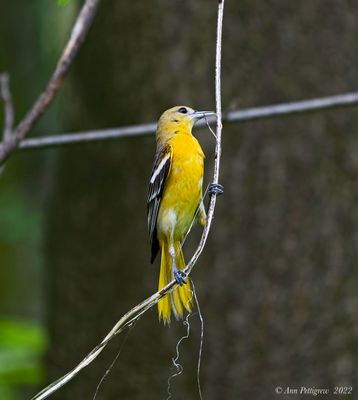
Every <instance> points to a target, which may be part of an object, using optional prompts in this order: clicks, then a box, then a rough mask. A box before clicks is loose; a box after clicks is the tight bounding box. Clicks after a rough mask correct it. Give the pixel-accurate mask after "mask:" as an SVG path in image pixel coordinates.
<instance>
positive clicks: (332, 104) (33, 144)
mask: <svg viewBox="0 0 358 400" xmlns="http://www.w3.org/2000/svg"><path fill="white" fill-rule="evenodd" d="M357 105H358V92H352V93H344V94H340V95H337V96H327V97H320V98H316V99H310V100H302V101H296V102H289V103H281V104H273V105H268V106H261V107H253V108H246V109H243V110H238V111H230V112H228V113H226V114H224V115H223V117H222V120H223V122H228V123H235V122H245V121H252V120H259V119H267V118H274V117H280V116H290V115H295V114H302V113H308V112H317V111H324V110H331V109H336V108H342V107H353V106H357ZM205 125H206V122H205V121H199V122H198V123H197V124H196V126H198V127H200V126H205ZM155 129H156V124H155V123H154V122H152V123H148V124H139V125H132V126H125V127H121V128H112V129H103V130H94V131H89V132H79V133H67V134H62V135H53V136H45V137H39V138H34V139H26V140H23V141H22V142H21V143H20V146H19V149H20V150H32V149H33V150H36V149H39V150H41V149H46V148H50V147H59V146H66V145H71V144H76V143H82V142H99V141H102V140H114V139H120V138H123V137H132V136H133V137H134V136H141V135H149V134H153V133H154V132H155Z"/></svg>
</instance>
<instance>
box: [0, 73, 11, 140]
mask: <svg viewBox="0 0 358 400" xmlns="http://www.w3.org/2000/svg"><path fill="white" fill-rule="evenodd" d="M9 80H10V78H9V75H8V74H7V73H3V74H1V75H0V96H1V98H2V100H3V102H4V130H3V142H4V143H5V142H7V141H8V140H9V139H10V137H11V135H12V128H13V125H14V107H13V104H12V96H11V91H10V84H9Z"/></svg>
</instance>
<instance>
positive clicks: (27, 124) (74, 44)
mask: <svg viewBox="0 0 358 400" xmlns="http://www.w3.org/2000/svg"><path fill="white" fill-rule="evenodd" d="M98 3H99V0H85V3H84V5H83V7H82V9H81V11H80V13H79V15H78V17H77V20H76V22H75V24H74V27H73V29H72V32H71V36H70V38H69V40H68V42H67V44H66V46H65V48H64V50H63V53H62V55H61V57H60V59H59V60H58V62H57V65H56V68H55V71H54V72H53V74H52V76H51V78H50V80H49V82H48V83H47V86H46V88H45V90H44V92H43V93H41V95H40V96H39V97H38V99H37V100H36V101H35V103H34V104H33V106H32V108H31V109H30V110H29V111H28V113H27V114H26V115H25V117H24V118H23V119H22V121H21V122H20V123H19V125H18V126H17V127H16V129H15V130H14V132H13V134H12V135H11V136H10V137H9V138H8V140H7V141H6V142H5V143H3V144H2V146H1V147H0V166H1V165H2V164H3V163H4V162H5V160H6V159H7V158H8V157H9V156H10V154H12V153H13V151H14V150H15V149H16V147H17V146H18V145H19V143H20V142H21V141H22V140H23V139H24V138H25V136H26V135H27V133H28V132H29V131H30V130H31V128H32V127H33V126H34V125H35V123H36V122H37V121H38V120H39V118H40V117H41V116H42V114H43V113H44V112H45V111H46V109H47V107H48V106H49V105H50V104H51V102H52V100H53V99H54V97H55V96H56V94H57V92H58V90H59V88H60V87H61V85H62V83H63V81H64V79H65V77H66V75H67V73H68V71H69V68H70V66H71V65H72V63H73V60H74V59H75V57H76V55H77V53H78V50H79V48H80V47H81V44H82V43H83V42H84V40H85V38H86V35H87V32H88V30H89V27H90V26H91V23H92V21H93V18H94V16H95V14H96V10H97V6H98Z"/></svg>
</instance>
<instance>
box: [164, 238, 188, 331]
mask: <svg viewBox="0 0 358 400" xmlns="http://www.w3.org/2000/svg"><path fill="white" fill-rule="evenodd" d="M161 248H162V254H161V263H160V274H159V287H158V290H161V289H162V288H163V287H164V286H166V285H167V284H168V283H169V282H171V281H172V280H173V279H174V274H173V269H172V259H171V257H170V254H169V246H168V244H167V243H166V242H162V243H161ZM174 249H175V263H176V266H177V268H178V269H183V268H184V267H185V261H184V256H183V252H182V249H181V245H180V242H175V243H174ZM192 303H193V299H192V292H191V289H190V282H189V281H187V283H186V284H185V285H183V286H178V287H177V288H176V289H175V290H173V291H172V292H171V293H169V294H167V295H166V296H164V297H163V298H162V299H160V300H159V302H158V313H159V320H163V322H164V323H165V324H169V323H170V316H171V311H173V314H174V315H175V317H176V318H177V319H181V318H183V313H184V309H186V310H187V311H189V312H191V308H192Z"/></svg>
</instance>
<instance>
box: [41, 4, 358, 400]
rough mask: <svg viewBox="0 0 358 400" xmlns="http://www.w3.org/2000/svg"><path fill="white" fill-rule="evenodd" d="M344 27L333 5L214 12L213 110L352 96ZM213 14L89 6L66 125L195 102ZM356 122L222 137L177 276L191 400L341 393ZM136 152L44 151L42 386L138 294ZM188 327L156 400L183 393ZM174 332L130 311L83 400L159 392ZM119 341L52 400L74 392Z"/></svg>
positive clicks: (349, 356)
mask: <svg viewBox="0 0 358 400" xmlns="http://www.w3.org/2000/svg"><path fill="white" fill-rule="evenodd" d="M357 15H358V6H356V5H353V4H352V3H351V2H346V1H343V2H340V3H339V4H338V3H337V2H335V1H332V0H329V1H328V2H327V0H326V1H323V0H322V1H316V2H314V3H312V4H306V3H305V4H303V3H302V4H300V3H292V4H291V3H287V2H286V1H284V0H271V1H266V2H250V1H242V2H228V4H227V6H226V17H225V29H224V54H223V56H224V73H223V81H224V91H223V95H224V101H225V109H226V110H227V109H230V108H237V107H243V106H253V105H259V104H267V103H273V102H279V101H288V100H296V99H300V98H307V97H314V96H320V95H329V94H334V93H339V92H344V91H349V90H353V89H354V88H355V87H354V85H355V82H356V81H357V78H358V72H357V71H358V65H357V58H356V54H355V53H356V52H355V49H356V45H355V40H356V37H357V34H358V28H357V27H358V17H357ZM215 20H216V8H215V4H214V3H212V4H209V3H208V2H204V0H201V1H197V2H182V1H178V0H176V1H172V2H165V1H154V2H152V3H151V5H150V7H148V4H147V3H138V2H130V3H125V4H124V3H123V4H121V3H120V2H115V3H112V4H111V5H109V4H106V3H103V4H102V7H101V9H100V12H99V15H98V18H97V20H96V22H95V25H94V28H93V30H92V32H91V35H90V37H89V41H88V43H87V44H86V46H85V48H84V49H83V51H82V52H81V55H80V59H79V60H78V61H77V63H76V66H75V69H74V71H73V74H72V91H73V93H72V96H71V98H69V100H68V103H67V104H68V109H67V110H66V111H67V112H68V113H69V114H70V115H71V117H70V118H69V121H68V129H71V130H75V129H86V128H88V129H91V128H95V127H98V128H100V127H109V126H117V125H124V124H129V123H138V122H145V121H151V120H153V119H156V118H158V116H159V115H160V113H161V112H162V111H163V110H164V109H166V108H168V107H170V106H172V105H174V104H182V103H183V104H188V105H192V106H194V107H195V108H202V109H210V108H213V104H214V98H213V61H214V40H215ZM356 124H357V117H356V112H355V111H354V110H337V111H332V112H329V113H316V114H312V115H310V114H306V115H303V116H299V117H295V118H285V119H279V120H271V121H266V122H255V123H246V124H242V125H232V126H227V127H225V130H224V135H225V138H224V149H223V176H222V183H223V184H224V186H225V195H224V196H223V197H221V198H220V199H219V202H218V208H217V216H216V218H215V222H214V228H213V231H212V234H211V237H210V240H209V244H208V246H207V248H206V250H205V254H204V256H203V257H202V258H201V260H200V262H199V263H198V265H197V268H196V269H195V270H194V273H193V278H194V280H195V282H196V283H197V285H196V286H197V289H198V295H199V299H200V300H201V308H202V311H203V314H204V318H205V348H204V356H203V363H202V385H203V390H204V397H205V399H207V400H209V399H217V398H219V397H220V398H228V399H229V398H247V399H248V398H250V399H267V398H275V396H276V395H275V392H274V389H275V387H276V386H283V387H285V386H287V385H289V386H290V387H300V386H301V385H306V386H315V387H329V388H331V389H332V388H333V387H334V386H336V385H340V384H345V385H352V386H356V384H357V383H358V379H357V375H355V373H356V370H355V368H354V367H355V360H356V357H357V348H358V347H357V339H356V329H357V322H358V321H357V313H356V304H357V286H358V283H357V270H356V268H355V264H356V259H357V231H356V228H355V227H356V226H357V222H358V221H357V219H358V209H357V195H358V189H357V185H356V182H357V175H358V159H357V143H358V142H357V136H356V130H355V126H356ZM199 138H200V140H201V142H202V143H203V145H204V147H205V149H206V151H207V153H208V161H207V179H208V180H209V179H210V174H211V167H212V150H213V139H212V137H211V135H210V134H209V133H208V132H207V130H204V131H203V132H202V133H199ZM153 154H154V138H153V137H144V138H135V139H124V140H120V141H117V142H113V143H102V144H96V145H94V144H89V145H81V146H76V147H72V148H71V149H65V150H62V151H61V157H60V160H59V164H58V172H57V176H56V187H55V190H54V192H53V194H52V197H51V200H50V203H49V211H48V218H47V221H48V222H47V246H46V248H47V267H48V270H49V274H50V290H49V299H50V306H49V312H48V315H49V327H50V333H51V339H52V346H51V350H50V353H49V357H48V365H49V370H50V375H49V379H54V378H56V377H58V376H59V375H61V374H63V373H64V372H65V371H67V370H68V369H69V368H71V367H73V366H74V364H75V363H76V362H77V361H79V360H80V359H81V358H82V356H84V355H85V354H86V353H87V352H88V351H89V350H90V349H91V348H92V347H93V346H95V345H96V344H97V343H98V342H99V340H100V339H101V338H102V337H103V336H104V335H105V333H106V332H107V331H108V329H109V328H110V327H111V326H112V324H113V323H114V321H116V319H117V318H118V317H120V316H121V315H122V314H123V313H124V312H126V311H127V310H128V309H129V308H130V307H131V306H133V305H135V304H136V303H137V302H138V301H140V300H142V299H143V298H145V297H146V296H148V295H149V294H151V293H152V292H153V291H154V290H155V289H156V285H157V275H158V267H157V266H156V267H154V268H153V267H151V266H149V245H148V238H147V232H146V207H145V200H146V191H147V181H148V177H149V173H150V170H151V163H152V158H153ZM197 234H198V232H196V235H195V234H194V235H192V236H191V243H189V246H188V248H187V251H186V253H187V254H189V253H190V250H191V249H192V248H193V247H194V246H195V238H196V237H197ZM187 258H188V256H187ZM192 320H193V321H195V322H193V327H192V333H191V338H190V340H188V341H184V342H183V343H182V346H181V358H180V360H181V361H182V364H183V365H184V373H183V374H182V375H181V376H180V377H179V378H177V379H176V380H174V381H173V390H172V391H173V393H175V395H174V398H187V399H194V398H197V397H198V395H197V388H196V362H197V356H196V354H197V352H198V343H199V336H200V330H199V324H198V321H197V317H193V318H192ZM184 331H185V328H184V327H183V326H182V325H181V324H180V323H179V324H178V323H174V324H172V327H171V329H167V328H164V327H163V326H160V325H158V322H157V315H156V311H154V310H153V312H149V313H147V314H146V315H145V316H144V317H143V318H142V319H141V320H140V321H139V322H138V323H137V324H136V326H135V327H134V329H133V330H132V332H131V333H130V336H129V337H128V340H127V342H126V344H125V346H124V347H123V350H122V353H121V356H120V357H119V360H118V361H117V363H116V365H115V366H114V368H113V370H112V372H111V374H110V375H109V376H108V377H107V379H106V380H105V382H104V383H103V386H102V387H101V389H100V391H99V395H98V399H101V398H103V399H104V398H105V399H106V400H108V399H117V398H122V397H123V398H127V399H137V398H145V399H157V398H158V397H161V398H164V397H165V391H166V385H167V382H166V381H167V377H168V375H169V374H170V373H171V369H170V368H169V366H170V359H171V357H172V356H173V354H174V351H175V343H176V341H177V339H178V338H179V337H180V336H181V334H183V333H184ZM120 342H121V338H118V340H116V341H115V342H114V343H113V344H112V345H111V348H110V350H107V351H106V352H105V354H104V355H103V356H101V357H100V359H99V360H98V361H96V363H95V364H94V365H93V366H91V367H89V368H88V369H87V371H85V372H84V373H83V374H82V375H81V376H80V377H78V378H77V379H76V381H75V382H74V383H73V384H71V385H69V386H67V387H65V388H64V389H63V390H62V391H61V393H60V394H58V396H57V397H56V396H55V398H58V399H63V400H65V399H84V398H86V399H89V398H92V396H93V394H94V392H95V389H96V386H97V383H98V382H99V380H100V379H101V377H102V375H103V374H104V373H105V371H106V369H107V367H108V365H109V364H110V362H111V360H112V359H113V358H114V356H115V354H116V352H117V351H118V348H119V347H120ZM290 398H291V397H290ZM292 398H295V397H294V396H292Z"/></svg>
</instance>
